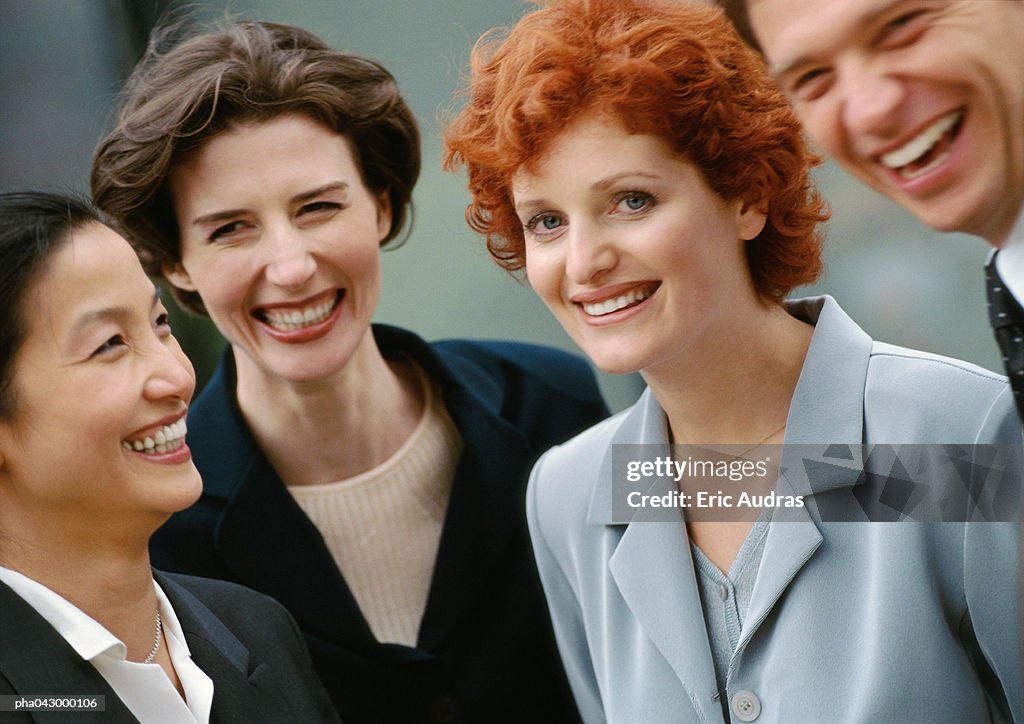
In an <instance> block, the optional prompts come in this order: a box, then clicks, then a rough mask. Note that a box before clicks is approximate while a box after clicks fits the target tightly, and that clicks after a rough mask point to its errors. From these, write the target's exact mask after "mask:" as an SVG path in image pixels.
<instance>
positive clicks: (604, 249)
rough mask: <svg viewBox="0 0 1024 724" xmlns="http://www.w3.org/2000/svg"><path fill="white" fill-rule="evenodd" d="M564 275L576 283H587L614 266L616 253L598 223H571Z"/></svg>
mask: <svg viewBox="0 0 1024 724" xmlns="http://www.w3.org/2000/svg"><path fill="white" fill-rule="evenodd" d="M566 241H567V247H568V248H567V251H566V259H565V275H566V277H568V278H569V279H570V280H571V281H572V282H574V283H576V284H589V283H592V282H594V281H595V280H597V279H599V278H600V276H601V275H602V274H603V273H604V272H606V271H608V270H609V269H612V268H614V266H615V264H616V262H617V260H618V254H617V253H616V251H615V247H614V245H613V243H612V242H611V239H610V238H609V237H608V235H607V231H606V230H604V229H603V228H602V227H601V226H600V225H598V224H580V223H577V224H575V225H573V226H572V227H571V228H570V229H569V232H568V239H567V240H566Z"/></svg>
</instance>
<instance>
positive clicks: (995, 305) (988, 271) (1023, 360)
mask: <svg viewBox="0 0 1024 724" xmlns="http://www.w3.org/2000/svg"><path fill="white" fill-rule="evenodd" d="M985 286H986V288H987V290H988V316H989V321H990V322H991V323H992V330H993V331H994V332H995V335H996V341H997V342H999V349H1001V350H1002V351H1003V364H1004V365H1005V366H1006V374H1007V376H1008V377H1009V378H1010V387H1012V388H1013V399H1014V402H1016V403H1017V414H1018V415H1020V417H1021V419H1022V420H1024V308H1021V305H1020V302H1018V301H1017V300H1016V299H1014V297H1013V294H1011V293H1010V290H1009V289H1007V288H1006V285H1005V284H1003V280H1002V279H1001V278H1000V277H999V272H997V271H996V254H993V255H992V258H991V259H989V261H988V264H986V265H985Z"/></svg>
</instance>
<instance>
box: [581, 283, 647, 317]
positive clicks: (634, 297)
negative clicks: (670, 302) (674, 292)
mask: <svg viewBox="0 0 1024 724" xmlns="http://www.w3.org/2000/svg"><path fill="white" fill-rule="evenodd" d="M652 294H654V289H650V288H649V289H644V290H639V289H631V290H629V291H628V292H626V293H625V294H623V295H621V296H618V297H615V298H614V299H606V300H604V301H603V302H595V303H593V304H583V305H582V306H583V311H584V312H586V313H587V314H589V315H590V316H592V317H601V316H603V315H605V314H611V313H612V312H617V311H619V310H620V309H623V308H625V307H628V306H630V305H632V304H636V303H638V302H642V301H643V300H645V299H647V297H649V296H651V295H652Z"/></svg>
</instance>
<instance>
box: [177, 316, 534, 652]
mask: <svg viewBox="0 0 1024 724" xmlns="http://www.w3.org/2000/svg"><path fill="white" fill-rule="evenodd" d="M373 333H374V337H375V338H376V341H377V344H378V345H379V346H380V348H381V351H382V353H383V354H384V355H385V356H386V357H395V356H401V355H405V356H407V357H409V358H411V359H412V360H413V361H415V362H416V363H417V364H418V365H420V366H421V367H422V368H423V369H424V370H425V371H426V372H427V374H428V375H429V376H430V378H431V379H432V380H434V381H435V382H436V383H438V385H439V386H440V388H441V393H442V395H443V397H444V401H445V406H446V408H447V410H448V413H449V415H450V416H451V418H452V421H453V422H454V423H455V426H456V427H457V428H458V430H459V434H460V435H461V436H462V439H463V442H464V449H463V454H462V458H461V459H460V460H459V464H458V467H457V469H456V473H455V480H454V483H453V486H452V492H451V498H450V499H449V503H448V511H447V513H446V516H445V523H444V529H443V531H442V535H441V541H440V547H439V551H438V557H437V565H436V568H435V570H434V577H433V580H432V582H431V589H430V593H429V595H428V599H427V606H426V610H425V612H424V617H423V620H422V625H421V630H420V641H419V644H420V646H421V647H422V648H427V649H430V648H432V647H433V646H434V645H436V644H437V643H438V642H439V641H440V640H441V639H442V638H443V636H444V635H445V633H447V632H448V631H449V630H450V629H451V628H452V626H453V625H454V624H455V623H456V622H457V621H458V620H459V617H460V615H461V613H462V612H463V611H464V610H465V609H466V608H467V607H469V606H471V605H472V603H473V598H474V596H475V595H477V594H476V591H477V589H476V585H475V582H476V581H477V580H479V578H480V577H482V576H483V575H484V573H485V572H486V571H488V570H489V568H490V564H491V563H492V562H493V561H494V560H496V559H497V558H498V557H499V556H500V555H501V554H502V553H503V551H504V550H505V549H506V548H507V546H508V545H509V542H510V540H511V539H512V538H513V536H515V535H516V533H517V527H522V524H521V523H522V521H521V520H520V518H521V516H514V515H509V511H510V510H518V509H520V508H521V507H522V506H523V505H524V503H523V501H522V500H521V498H522V497H523V481H522V480H519V479H518V476H519V474H521V471H522V469H523V466H524V465H525V464H526V463H525V462H524V461H527V460H528V457H529V456H530V455H531V454H532V453H531V451H530V450H529V449H528V445H527V443H526V441H525V440H524V438H523V436H522V435H521V434H520V433H519V431H518V430H516V429H515V428H514V427H513V426H512V425H510V424H509V423H508V422H506V421H505V420H504V419H502V418H501V415H500V411H501V409H502V406H503V404H504V394H505V390H504V388H503V387H502V386H501V385H500V384H498V383H497V382H496V381H495V380H494V379H493V378H491V377H490V376H488V375H485V374H482V373H481V372H480V370H479V368H478V367H476V366H474V365H472V364H469V363H467V361H466V360H465V358H464V357H463V356H460V355H458V354H447V353H445V352H444V351H443V348H438V349H435V348H434V347H433V346H432V345H430V344H428V343H427V342H425V341H423V340H422V339H420V338H419V337H418V336H416V335H415V334H413V333H411V332H407V331H405V330H402V329H398V328H395V327H388V326H385V325H374V327H373ZM439 350H440V351H439ZM235 387H236V374H235V365H234V360H233V357H232V354H231V351H230V349H228V350H227V351H225V354H224V358H223V359H222V361H221V365H220V366H219V368H218V371H217V373H216V374H215V375H214V377H213V378H212V379H211V380H210V382H209V384H208V385H207V388H206V389H205V390H204V391H203V394H202V396H201V398H200V399H199V401H198V402H197V404H196V405H195V406H194V408H193V411H192V414H190V415H189V427H190V429H191V430H193V431H194V432H195V433H196V435H195V439H196V440H202V441H203V443H202V445H201V446H195V447H194V454H195V457H196V461H197V464H198V465H199V467H200V469H201V470H203V479H204V493H205V494H206V495H212V496H216V497H220V498H222V499H224V500H225V501H226V503H225V507H224V509H223V511H222V513H221V518H220V522H219V524H218V526H217V530H216V533H215V536H216V542H215V545H216V546H217V549H218V553H219V554H220V555H221V556H222V557H223V559H224V561H225V563H226V564H227V565H228V567H229V568H231V569H232V570H233V571H235V572H236V574H237V579H236V580H239V581H240V582H242V583H248V584H249V585H253V586H256V587H258V588H259V590H261V591H264V592H266V593H268V594H269V595H271V596H273V597H274V598H277V599H278V600H279V601H281V602H282V603H284V604H285V606H286V607H287V608H288V609H289V610H290V611H291V613H292V615H293V616H294V617H295V618H296V619H297V620H298V621H299V623H300V624H301V626H302V628H303V630H304V631H306V632H307V633H310V634H312V635H314V636H319V637H321V638H324V639H326V640H327V641H331V642H334V643H336V644H338V643H340V644H343V645H346V646H349V647H353V648H356V649H362V650H366V649H368V648H371V647H374V646H376V644H377V642H376V640H375V639H374V637H373V634H372V632H371V631H370V628H369V625H368V624H367V622H366V620H365V618H364V617H363V616H362V613H361V612H360V611H359V607H358V604H357V603H356V601H355V599H354V597H353V596H352V593H351V591H350V590H349V588H348V586H347V584H346V583H345V581H344V579H343V578H342V575H341V573H340V572H339V571H338V568H337V565H336V564H335V562H334V560H333V558H332V557H331V555H330V552H329V551H328V550H327V547H326V546H325V545H324V543H323V539H322V538H321V536H320V533H319V531H318V530H317V529H316V527H315V526H314V525H313V524H312V522H311V521H310V520H309V518H308V517H306V515H305V514H304V513H303V512H302V510H301V509H300V508H299V506H298V504H297V503H296V502H295V500H294V499H293V498H292V496H291V495H289V494H288V491H287V489H286V488H285V486H284V484H283V483H282V482H281V480H280V478H279V477H278V475H277V474H276V472H275V471H274V470H273V468H272V467H271V466H270V464H269V462H268V461H267V460H266V458H265V457H264V456H263V454H262V452H261V451H260V450H259V448H258V447H257V445H256V443H255V441H254V440H253V439H252V436H251V435H250V434H249V431H248V428H247V426H246V424H245V421H244V419H243V418H242V414H241V411H240V410H239V409H238V404H237V402H236V399H235ZM520 532H521V531H520ZM282 542H286V545H285V546H283V547H282ZM309 581H317V582H318V585H317V591H318V593H317V595H315V596H310V595H298V592H302V591H308V582H309ZM257 582H258V583H257Z"/></svg>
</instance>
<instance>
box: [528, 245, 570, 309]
mask: <svg viewBox="0 0 1024 724" xmlns="http://www.w3.org/2000/svg"><path fill="white" fill-rule="evenodd" d="M561 268H562V265H561V264H560V262H559V261H558V259H556V258H555V255H554V254H553V253H552V252H551V251H550V250H548V249H542V248H541V249H533V250H530V249H527V251H526V281H527V282H529V284H530V287H531V288H532V289H533V291H534V292H535V293H536V294H537V296H539V297H540V298H541V299H543V300H544V301H545V302H548V301H549V300H557V299H558V298H559V297H560V296H561V282H562V276H563V275H562V272H561Z"/></svg>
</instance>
